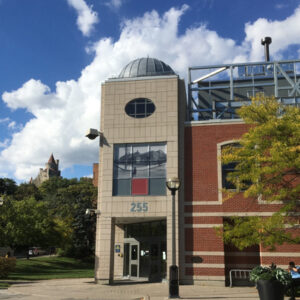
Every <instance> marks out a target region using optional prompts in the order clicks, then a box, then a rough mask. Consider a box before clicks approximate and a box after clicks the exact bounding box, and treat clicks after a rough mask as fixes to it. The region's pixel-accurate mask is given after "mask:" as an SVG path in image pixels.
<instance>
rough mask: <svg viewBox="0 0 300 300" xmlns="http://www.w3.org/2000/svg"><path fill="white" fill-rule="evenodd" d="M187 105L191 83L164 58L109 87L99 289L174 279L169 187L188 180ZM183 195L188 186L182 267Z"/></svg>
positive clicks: (105, 92)
mask: <svg viewBox="0 0 300 300" xmlns="http://www.w3.org/2000/svg"><path fill="white" fill-rule="evenodd" d="M185 106H186V96H185V87H184V82H183V80H181V79H179V77H178V76H177V75H176V74H175V73H174V71H173V70H172V69H171V68H170V67H169V66H168V65H166V64H165V63H163V62H162V61H159V60H157V59H153V58H141V59H137V60H135V61H132V62H131V63H129V64H128V65H127V66H126V67H125V68H124V69H123V70H122V72H121V73H120V75H119V77H117V78H113V79H108V80H107V81H106V82H105V83H103V84H102V99H101V127H100V130H101V132H103V137H102V141H101V143H100V144H101V145H100V146H101V147H100V158H99V161H100V164H99V195H98V209H99V210H100V211H101V214H100V215H98V219H97V232H96V264H95V279H96V281H97V282H98V283H103V284H107V283H112V282H113V281H114V280H121V279H131V280H141V279H144V280H145V279H146V280H149V281H161V280H164V279H168V267H169V265H171V252H172V242H171V238H172V226H171V225H172V220H171V207H172V197H171V194H170V192H169V191H168V190H167V188H166V185H165V182H166V179H167V178H169V177H174V176H175V177H179V178H180V179H181V180H182V181H183V165H182V164H183V143H184V141H183V126H184V120H183V118H184V116H185V112H184V110H185ZM179 111H180V114H179ZM103 140H105V142H103ZM182 195H183V183H182V188H181V189H180V192H179V195H178V194H177V196H176V231H175V233H176V242H177V243H176V255H177V260H176V261H177V265H179V264H180V261H179V260H181V259H182V258H181V257H179V252H180V248H179V247H181V245H179V242H178V241H179V236H180V235H183V234H184V233H183V232H181V231H180V230H179V228H183V226H180V224H182V222H183V220H181V219H180V218H179V217H178V211H179V210H180V209H183V207H182V205H181V203H182V202H183V199H182Z"/></svg>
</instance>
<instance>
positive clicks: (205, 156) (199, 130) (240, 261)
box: [184, 124, 300, 276]
mask: <svg viewBox="0 0 300 300" xmlns="http://www.w3.org/2000/svg"><path fill="white" fill-rule="evenodd" d="M248 128H249V127H248V125H245V124H228V125H222V124H216V125H204V126H203V125H201V126H189V127H186V128H185V150H184V151H185V180H184V181H185V189H184V191H185V199H184V201H185V202H193V201H197V202H198V201H218V165H217V164H218V160H217V144H219V143H222V142H226V141H231V140H234V139H239V138H240V137H241V136H242V134H243V133H245V132H246V131H247V129H248ZM278 208H279V205H266V204H259V203H258V201H257V199H245V198H244V197H243V196H242V195H237V196H235V197H234V198H232V199H229V200H226V201H225V202H224V203H222V204H213V205H211V204H210V205H207V204H206V205H197V204H195V205H190V204H189V203H187V204H186V205H185V206H184V213H186V214H192V213H220V216H192V215H186V216H185V218H184V221H185V224H186V225H189V226H186V228H185V250H186V251H196V252H197V251H201V252H208V253H209V252H223V254H224V255H200V256H201V258H202V259H203V261H202V263H204V264H214V267H212V268H206V266H205V267H204V268H201V267H199V265H198V264H195V263H194V264H193V266H191V265H190V264H192V263H193V261H192V258H193V256H194V254H193V255H190V254H188V255H186V256H185V263H186V264H188V265H187V266H186V268H185V274H186V275H207V276H209V275H214V276H217V275H225V270H226V274H227V273H228V270H229V269H230V268H232V266H237V267H236V268H238V266H239V265H245V266H247V265H249V266H251V265H257V264H259V263H261V264H265V265H268V264H271V263H272V262H274V263H276V264H284V265H287V264H288V262H289V261H290V260H294V261H295V262H296V263H297V264H300V257H298V256H296V255H295V256H294V257H293V256H291V257H288V256H287V255H286V254H285V256H281V255H280V253H281V252H286V253H287V252H288V253H290V252H294V253H300V245H282V246H278V247H277V253H278V256H275V257H274V256H272V257H268V256H267V255H268V254H267V253H266V256H262V257H260V250H259V247H258V246H257V247H255V248H252V249H248V250H249V251H248V250H247V249H245V250H244V251H239V250H238V249H230V247H228V246H225V247H224V245H223V241H222V239H221V238H220V237H218V236H217V234H216V231H215V229H214V228H211V224H223V215H224V213H227V214H228V213H230V212H232V213H233V214H234V213H237V212H258V213H262V212H275V211H277V210H278ZM197 224H201V228H197ZM205 224H208V225H210V226H207V228H202V227H205ZM193 225H194V226H195V227H194V228H193ZM190 227H192V228H190ZM198 227H199V226H198ZM298 234H300V233H299V231H298ZM261 251H263V252H269V251H270V250H268V249H263V248H261ZM247 253H248V254H247ZM212 254H213V253H212ZM195 255H196V256H197V254H195ZM216 264H220V268H218V267H217V268H216ZM224 264H225V267H224ZM226 266H227V267H226Z"/></svg>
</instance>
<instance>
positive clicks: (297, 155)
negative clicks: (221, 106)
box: [222, 95, 300, 249]
mask: <svg viewBox="0 0 300 300" xmlns="http://www.w3.org/2000/svg"><path fill="white" fill-rule="evenodd" d="M238 113H239V115H240V116H241V117H242V118H243V119H244V121H245V122H246V123H247V124H249V131H248V132H247V133H246V134H244V135H243V136H242V138H241V139H240V140H239V141H238V143H239V144H240V145H241V147H232V146H229V147H227V148H225V149H224V150H223V149H222V163H224V164H228V163H232V162H235V163H237V165H236V167H235V171H234V172H232V173H231V174H229V176H228V177H227V180H228V181H230V182H232V183H233V184H234V185H235V186H236V187H237V190H236V191H235V192H233V191H232V190H231V191H225V192H227V195H228V197H232V196H233V195H235V194H237V193H240V192H241V191H242V193H243V195H244V197H245V198H248V199H249V201H251V199H252V201H253V200H255V201H258V199H260V202H261V205H263V204H275V205H276V206H274V207H275V208H276V209H277V210H276V212H275V213H274V215H273V216H270V217H255V218H240V219H234V223H233V224H231V225H225V226H224V234H223V236H224V240H225V241H226V242H232V243H233V244H234V245H235V246H237V247H239V248H240V249H243V248H245V247H247V246H250V245H254V244H260V243H262V244H263V245H265V246H269V247H271V248H274V247H275V245H276V244H282V243H284V242H287V243H299V242H300V238H299V237H298V236H295V234H293V232H292V231H291V230H287V228H293V227H294V226H295V225H296V223H297V219H295V218H293V217H292V216H293V214H294V213H295V212H297V211H300V209H299V199H300V108H299V107H296V106H287V105H282V104H280V103H279V102H278V101H277V100H276V99H275V98H274V97H264V96H263V95H258V96H257V97H256V98H254V99H252V103H251V105H249V106H243V107H242V108H241V109H240V110H239V111H238Z"/></svg>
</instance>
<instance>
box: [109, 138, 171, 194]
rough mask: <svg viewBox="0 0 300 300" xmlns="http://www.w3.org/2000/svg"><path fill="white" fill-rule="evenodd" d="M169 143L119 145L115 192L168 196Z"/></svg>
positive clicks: (117, 146) (115, 159)
mask: <svg viewBox="0 0 300 300" xmlns="http://www.w3.org/2000/svg"><path fill="white" fill-rule="evenodd" d="M166 163H167V154H166V144H165V143H150V144H115V145H114V172H113V195H114V196H126V195H140V196H141V195H144V196H145V195H165V194H166V186H165V182H166Z"/></svg>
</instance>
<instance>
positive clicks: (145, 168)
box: [132, 161, 149, 178]
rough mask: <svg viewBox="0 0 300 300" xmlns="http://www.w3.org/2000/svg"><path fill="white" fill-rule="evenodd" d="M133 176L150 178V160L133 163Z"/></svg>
mask: <svg viewBox="0 0 300 300" xmlns="http://www.w3.org/2000/svg"><path fill="white" fill-rule="evenodd" d="M132 177H139V178H148V177H149V165H148V162H145V161H141V162H139V163H135V164H133V170H132Z"/></svg>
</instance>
